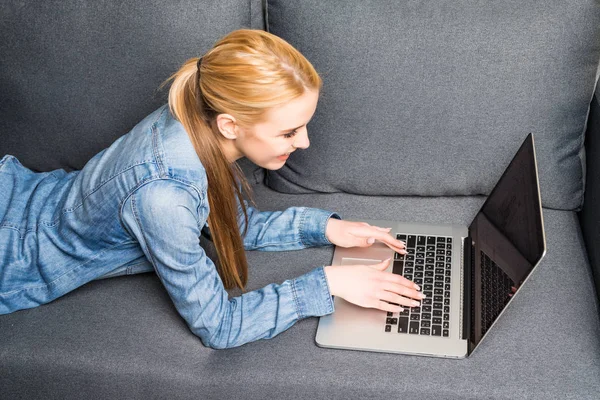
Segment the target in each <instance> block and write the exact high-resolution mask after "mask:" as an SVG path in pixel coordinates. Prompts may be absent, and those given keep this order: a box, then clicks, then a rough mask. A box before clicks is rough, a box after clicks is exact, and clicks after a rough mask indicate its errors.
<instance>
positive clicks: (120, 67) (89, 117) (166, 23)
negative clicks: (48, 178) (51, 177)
mask: <svg viewBox="0 0 600 400" xmlns="http://www.w3.org/2000/svg"><path fill="white" fill-rule="evenodd" d="M0 15H1V16H2V17H1V18H0V36H1V37H2V40H0V157H1V156H2V155H4V154H12V155H15V156H16V157H17V158H19V160H20V161H21V162H22V163H23V164H24V165H25V166H27V167H29V168H32V169H34V170H37V171H48V170H52V169H57V168H64V169H66V170H71V169H80V168H82V167H83V165H84V164H85V163H86V162H87V161H88V160H89V159H90V158H91V157H92V156H93V155H94V154H96V153H97V152H99V151H100V150H102V149H104V148H106V147H108V146H109V145H110V144H111V143H112V142H113V141H114V140H115V139H117V138H118V137H119V136H121V135H123V134H125V133H127V132H128V131H129V130H130V129H131V128H132V127H133V126H134V125H135V124H136V123H137V122H139V121H140V120H141V119H142V118H143V117H145V116H146V115H147V114H149V113H150V112H152V111H153V110H154V109H156V108H157V107H158V106H160V105H162V104H164V103H165V102H166V95H167V91H166V90H163V91H161V92H159V91H158V87H159V85H160V84H161V83H162V82H163V81H164V80H166V79H167V78H168V77H169V76H170V75H171V74H172V73H174V72H175V71H177V69H178V68H179V67H180V66H181V64H182V63H183V62H184V61H185V60H187V59H188V58H190V57H197V56H199V55H201V54H203V53H204V52H206V51H207V50H208V49H210V48H211V47H212V45H213V44H214V43H215V42H216V41H217V40H218V39H219V38H220V37H222V36H224V35H225V34H227V33H229V32H230V31H233V30H235V29H239V28H257V29H264V18H263V10H262V2H261V0H202V1H191V0H182V1H157V0H145V1H140V0H134V1H121V2H115V1H103V0H100V1H98V0H94V1H91V0H61V1H58V0H51V1H28V2H23V1H13V0H5V1H2V2H0Z"/></svg>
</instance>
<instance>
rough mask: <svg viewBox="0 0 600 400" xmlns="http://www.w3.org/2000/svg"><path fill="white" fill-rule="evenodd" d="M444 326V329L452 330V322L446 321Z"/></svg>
mask: <svg viewBox="0 0 600 400" xmlns="http://www.w3.org/2000/svg"><path fill="white" fill-rule="evenodd" d="M443 326H444V329H448V328H450V322H448V321H444V325H443Z"/></svg>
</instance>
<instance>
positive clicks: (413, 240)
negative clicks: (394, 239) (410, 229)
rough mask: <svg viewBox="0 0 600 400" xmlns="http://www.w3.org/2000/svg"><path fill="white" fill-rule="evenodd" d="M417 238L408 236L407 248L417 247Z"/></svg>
mask: <svg viewBox="0 0 600 400" xmlns="http://www.w3.org/2000/svg"><path fill="white" fill-rule="evenodd" d="M416 241H417V238H416V237H415V235H408V237H407V238H406V247H409V248H410V247H415V244H416Z"/></svg>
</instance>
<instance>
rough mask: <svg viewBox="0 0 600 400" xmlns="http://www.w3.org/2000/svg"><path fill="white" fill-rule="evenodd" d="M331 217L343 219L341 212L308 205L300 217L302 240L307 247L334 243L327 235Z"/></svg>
mask: <svg viewBox="0 0 600 400" xmlns="http://www.w3.org/2000/svg"><path fill="white" fill-rule="evenodd" d="M329 218H335V219H342V218H341V217H340V216H339V214H337V213H333V212H330V211H325V210H321V209H318V208H309V207H306V208H305V209H304V211H303V212H302V215H301V217H300V240H301V242H302V244H303V245H304V246H305V247H310V246H324V245H330V244H332V243H331V242H330V241H329V239H327V236H326V235H325V229H326V228H327V222H328V221H329Z"/></svg>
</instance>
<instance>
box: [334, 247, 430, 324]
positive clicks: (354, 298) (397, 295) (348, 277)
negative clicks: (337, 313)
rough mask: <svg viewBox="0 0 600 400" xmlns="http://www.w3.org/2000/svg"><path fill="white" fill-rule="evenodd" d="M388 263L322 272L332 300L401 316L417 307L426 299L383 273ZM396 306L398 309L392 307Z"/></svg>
mask: <svg viewBox="0 0 600 400" xmlns="http://www.w3.org/2000/svg"><path fill="white" fill-rule="evenodd" d="M389 263H390V259H389V258H388V259H387V260H384V261H382V262H380V263H378V264H373V265H360V264H357V265H336V266H331V265H330V266H327V267H325V268H324V270H325V275H326V276H327V282H328V283H329V291H330V292H331V294H332V295H333V296H339V297H341V298H343V299H344V300H346V301H348V302H350V303H353V304H356V305H358V306H361V307H366V308H377V309H379V310H383V311H390V312H401V311H402V310H403V308H402V307H403V306H404V307H416V306H419V305H420V303H421V302H420V300H421V299H423V298H424V297H425V295H424V294H423V293H421V292H419V289H420V288H419V286H418V285H416V284H415V283H413V282H412V281H409V280H408V279H406V278H404V277H403V276H401V275H398V274H394V273H392V272H385V269H386V268H387V267H388V265H389ZM389 303H395V304H399V306H397V305H395V304H389Z"/></svg>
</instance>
